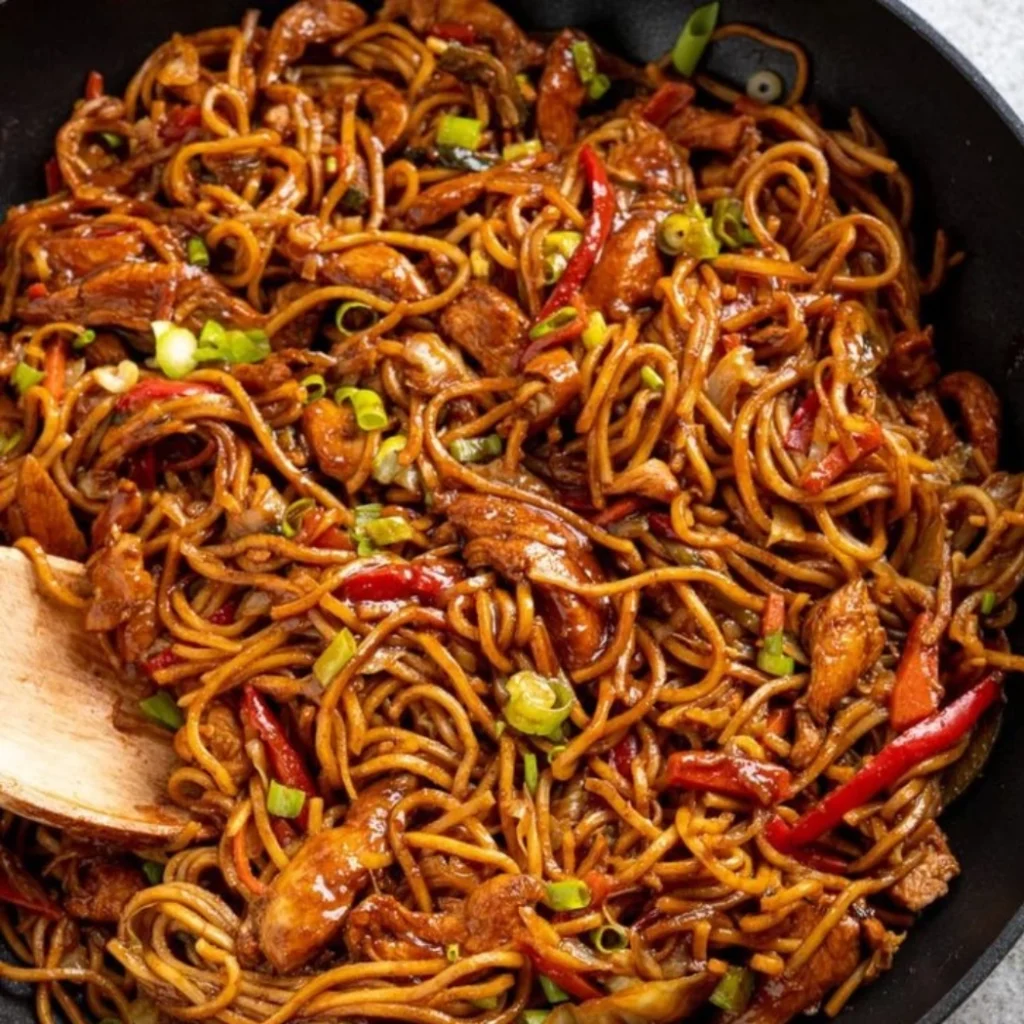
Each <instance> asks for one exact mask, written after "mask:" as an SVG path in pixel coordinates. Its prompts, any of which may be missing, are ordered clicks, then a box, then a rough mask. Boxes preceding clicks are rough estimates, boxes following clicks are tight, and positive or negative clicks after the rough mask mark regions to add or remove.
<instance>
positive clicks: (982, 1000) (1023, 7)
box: [904, 0, 1024, 1024]
mask: <svg viewBox="0 0 1024 1024" xmlns="http://www.w3.org/2000/svg"><path fill="white" fill-rule="evenodd" d="M904 3H906V5H907V6H908V7H911V8H913V9H914V10H915V11H916V12H917V13H918V14H920V15H921V16H922V17H924V18H925V19H927V20H928V21H930V22H931V23H932V24H933V25H934V26H935V27H936V28H937V29H938V30H939V31H940V32H942V34H943V35H945V36H946V38H947V39H949V40H950V41H951V42H952V43H953V45H954V46H956V47H957V49H959V50H960V52H961V53H963V54H964V55H965V56H966V57H967V58H968V59H969V60H971V61H972V62H973V63H974V65H975V66H976V67H977V68H978V69H979V70H980V71H981V72H982V74H983V75H985V77H986V78H988V80H989V81H990V82H991V83H992V84H993V85H994V86H995V87H996V88H997V89H998V90H999V91H1000V92H1001V93H1002V94H1003V96H1004V97H1005V98H1006V99H1007V100H1008V101H1009V103H1010V105H1011V106H1012V107H1013V108H1014V110H1016V111H1017V113H1018V114H1019V115H1020V116H1021V117H1024V0H904ZM1021 1021H1024V940H1022V941H1021V942H1019V943H1018V944H1017V947H1016V948H1015V949H1014V950H1013V951H1012V952H1011V953H1010V955H1009V956H1008V957H1007V958H1006V959H1005V960H1004V961H1003V962H1002V963H1001V964H1000V965H999V967H997V968H996V970H995V971H994V972H993V974H992V975H991V976H990V977H989V978H988V980H987V981H985V982H983V983H982V985H981V987H980V988H979V989H978V990H977V991H976V992H975V993H974V995H973V996H971V997H970V999H968V1000H967V1002H966V1003H964V1005H963V1006H962V1007H961V1008H960V1009H959V1010H958V1011H957V1012H956V1013H954V1014H953V1016H952V1017H950V1018H949V1024H1020V1022H1021Z"/></svg>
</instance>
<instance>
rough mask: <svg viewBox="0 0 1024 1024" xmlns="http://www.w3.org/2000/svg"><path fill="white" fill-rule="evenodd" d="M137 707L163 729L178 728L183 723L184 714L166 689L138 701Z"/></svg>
mask: <svg viewBox="0 0 1024 1024" xmlns="http://www.w3.org/2000/svg"><path fill="white" fill-rule="evenodd" d="M139 707H140V708H141V709H142V711H143V713H144V714H145V715H146V717H147V718H149V719H150V720H151V721H154V722H156V724H157V725H162V726H163V727H164V728H165V729H180V728H181V727H182V726H183V725H184V724H185V716H184V715H183V714H182V712H181V708H179V707H178V705H177V704H176V703H175V701H174V698H173V697H172V696H171V695H170V694H169V693H168V692H167V691H166V690H161V691H160V692H159V693H154V694H153V696H152V697H147V698H146V699H145V700H140V701H139Z"/></svg>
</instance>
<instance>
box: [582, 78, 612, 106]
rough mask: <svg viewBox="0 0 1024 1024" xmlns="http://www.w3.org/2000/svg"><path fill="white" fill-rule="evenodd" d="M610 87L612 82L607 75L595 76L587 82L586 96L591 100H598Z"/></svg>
mask: <svg viewBox="0 0 1024 1024" xmlns="http://www.w3.org/2000/svg"><path fill="white" fill-rule="evenodd" d="M611 86H612V80H611V79H610V78H609V77H608V76H607V75H602V74H597V75H594V77H593V78H592V79H591V80H590V81H589V82H587V95H588V96H589V97H590V98H591V99H592V100H599V99H600V98H601V97H602V96H603V95H604V94H605V93H606V92H607V91H608V90H609V89H610V88H611Z"/></svg>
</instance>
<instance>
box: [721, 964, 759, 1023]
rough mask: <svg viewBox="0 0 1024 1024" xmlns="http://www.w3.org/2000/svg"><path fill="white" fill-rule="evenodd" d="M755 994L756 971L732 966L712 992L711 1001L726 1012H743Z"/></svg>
mask: <svg viewBox="0 0 1024 1024" xmlns="http://www.w3.org/2000/svg"><path fill="white" fill-rule="evenodd" d="M753 994H754V972H753V971H752V970H750V968H748V967H730V968H729V969H728V970H727V971H726V972H725V974H723V975H722V980H721V981H720V982H719V983H718V985H717V986H715V991H714V992H712V993H711V999H710V1002H711V1003H712V1004H713V1005H714V1006H717V1007H718V1008H719V1009H720V1010H725V1012H726V1013H742V1012H743V1011H744V1010H745V1009H746V1008H747V1005H748V1004H749V1003H750V997H751V996H752V995H753Z"/></svg>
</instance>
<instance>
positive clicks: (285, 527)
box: [281, 498, 316, 539]
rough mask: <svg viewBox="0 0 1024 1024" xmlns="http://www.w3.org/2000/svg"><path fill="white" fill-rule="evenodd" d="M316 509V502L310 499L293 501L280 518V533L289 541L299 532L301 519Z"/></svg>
mask: <svg viewBox="0 0 1024 1024" xmlns="http://www.w3.org/2000/svg"><path fill="white" fill-rule="evenodd" d="M311 508H316V502H315V501H314V500H313V499H312V498H299V499H298V500H297V501H293V502H292V503H291V504H290V505H289V506H288V507H287V508H286V509H285V510H284V515H283V516H282V517H281V533H283V534H284V535H285V536H286V537H288V538H289V539H291V538H292V537H294V536H295V535H296V534H297V533H298V532H299V526H300V525H301V524H302V517H303V516H304V515H305V514H306V513H307V512H308V511H309V510H310V509H311Z"/></svg>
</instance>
